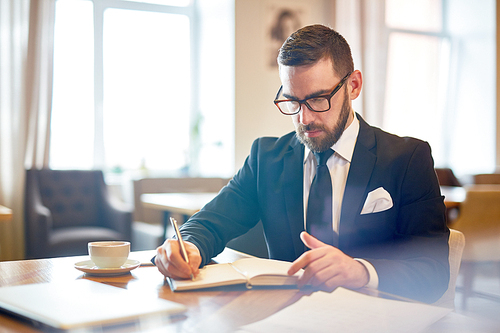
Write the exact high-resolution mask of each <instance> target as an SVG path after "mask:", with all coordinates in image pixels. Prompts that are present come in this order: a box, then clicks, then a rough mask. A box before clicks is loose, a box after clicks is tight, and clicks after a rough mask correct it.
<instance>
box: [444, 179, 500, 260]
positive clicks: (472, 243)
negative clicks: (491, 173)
mask: <svg viewBox="0 0 500 333" xmlns="http://www.w3.org/2000/svg"><path fill="white" fill-rule="evenodd" d="M452 227H453V228H454V229H456V230H459V231H461V232H462V233H463V234H464V235H465V238H466V239H467V243H466V245H465V248H464V253H463V258H462V260H464V261H500V185H474V186H471V187H468V188H467V194H466V197H465V200H464V202H462V204H461V205H460V216H459V217H458V219H457V220H456V221H455V222H454V223H453V224H452Z"/></svg>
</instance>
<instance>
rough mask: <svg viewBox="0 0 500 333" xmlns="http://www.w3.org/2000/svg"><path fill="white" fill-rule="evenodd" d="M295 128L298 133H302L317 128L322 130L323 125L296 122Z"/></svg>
mask: <svg viewBox="0 0 500 333" xmlns="http://www.w3.org/2000/svg"><path fill="white" fill-rule="evenodd" d="M297 130H298V132H300V133H304V132H307V131H317V130H321V131H324V130H325V127H324V126H322V125H316V124H314V123H310V124H307V125H303V124H298V127H297Z"/></svg>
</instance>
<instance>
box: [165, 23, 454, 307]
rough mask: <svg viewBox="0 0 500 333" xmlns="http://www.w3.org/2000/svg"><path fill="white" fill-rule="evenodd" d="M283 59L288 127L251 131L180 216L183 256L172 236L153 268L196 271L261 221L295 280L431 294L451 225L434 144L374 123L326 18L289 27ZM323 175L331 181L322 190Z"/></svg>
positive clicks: (444, 267)
mask: <svg viewBox="0 0 500 333" xmlns="http://www.w3.org/2000/svg"><path fill="white" fill-rule="evenodd" d="M278 63H279V73H280V79H281V82H282V87H281V88H280V90H279V92H278V95H277V97H276V100H275V104H276V105H277V106H278V108H279V109H280V111H281V112H282V113H284V114H287V115H291V117H292V121H293V124H294V126H295V133H293V132H292V133H289V134H287V135H285V136H283V137H281V138H260V139H257V140H256V141H255V142H254V144H253V146H252V149H251V153H250V155H249V157H248V158H247V160H246V161H245V164H244V165H243V167H242V168H241V169H240V170H239V172H238V173H237V174H236V176H235V177H234V178H233V179H232V180H231V181H230V183H229V184H228V185H227V186H226V187H225V188H223V189H222V190H221V192H220V193H219V195H218V196H217V197H216V198H215V199H214V200H213V201H212V202H210V203H208V204H207V205H206V206H205V207H204V208H203V209H202V210H201V211H200V212H198V213H197V214H195V215H194V216H192V217H191V218H190V220H189V221H188V222H187V223H185V224H184V225H183V226H182V236H183V238H184V240H185V241H186V246H187V251H188V256H189V260H190V265H188V264H186V263H185V262H184V260H183V259H182V257H181V256H180V254H179V248H178V244H177V242H176V241H173V240H167V241H166V242H165V243H164V244H163V245H162V246H161V247H159V248H158V250H157V252H158V253H157V260H156V261H157V266H158V268H159V270H160V272H162V273H163V274H164V275H166V276H171V277H174V278H187V277H189V276H190V274H191V273H194V274H195V275H196V274H197V273H198V269H199V267H201V266H203V265H205V264H207V263H208V262H209V261H210V259H211V258H212V257H213V256H215V255H217V254H218V253H220V252H221V251H222V250H223V249H224V247H225V245H226V243H227V242H228V241H229V240H231V239H233V238H235V237H237V236H239V235H241V234H243V233H245V232H246V231H247V230H249V229H250V228H251V227H253V226H254V225H255V224H256V223H257V222H258V221H259V220H261V221H262V224H263V227H264V231H265V235H266V242H267V245H268V250H269V255H270V257H271V258H273V259H280V260H288V261H293V264H292V267H291V268H290V271H289V274H293V273H295V272H296V271H298V270H299V269H300V268H304V269H305V270H304V273H303V274H302V276H301V277H300V279H299V287H301V286H303V285H305V284H311V285H313V286H315V287H318V288H320V289H323V290H333V289H335V288H336V287H338V286H343V287H347V288H360V287H363V286H368V287H373V288H378V289H379V290H382V291H387V292H390V293H394V294H398V295H401V296H405V297H410V298H413V299H417V300H421V301H426V302H433V301H435V300H437V299H438V298H439V297H440V296H441V295H442V294H443V293H444V291H445V290H446V289H447V286H448V280H449V264H448V236H449V230H448V228H447V227H446V223H445V206H444V202H443V197H442V196H441V194H440V189H439V184H438V181H437V177H436V175H435V172H434V165H433V160H432V157H431V152H430V147H429V145H428V144H427V143H426V142H423V141H420V140H417V139H413V138H401V137H397V136H394V135H391V134H388V133H386V132H383V131H382V130H380V129H378V128H375V127H371V126H369V125H368V124H367V123H366V122H365V121H364V120H363V119H362V118H361V117H360V116H359V115H358V114H356V113H355V112H354V111H353V109H352V106H351V103H352V100H354V99H356V98H357V97H358V96H359V94H360V92H361V86H362V76H361V73H360V72H359V71H358V70H354V65H353V61H352V56H351V51H350V48H349V45H348V44H347V42H346V41H345V40H344V38H343V37H342V36H340V35H339V34H338V33H337V32H335V31H333V30H332V29H330V28H327V27H325V26H322V25H313V26H308V27H305V28H302V29H300V30H298V31H296V32H295V33H293V34H292V35H291V36H290V37H289V38H288V39H287V40H286V41H285V43H284V44H283V46H282V47H281V49H280V52H279V56H278ZM325 152H330V154H333V155H332V156H331V157H329V158H328V160H327V161H326V166H327V168H325V167H324V163H325V162H322V165H318V166H316V165H317V161H316V160H320V159H322V157H321V156H323V155H325V154H318V153H325ZM316 155H317V156H318V157H316ZM325 170H326V171H325ZM316 173H317V175H316ZM320 176H321V177H329V178H327V181H325V180H324V179H323V178H319V177H320ZM316 178H317V179H316ZM319 179H322V180H321V181H318V180H319ZM318 184H320V185H318ZM325 185H326V186H329V187H331V189H327V190H325V191H326V192H323V191H320V192H317V189H318V186H319V187H322V186H325ZM318 193H319V194H318ZM325 193H328V194H325ZM316 197H317V198H319V199H322V198H323V199H324V198H325V197H327V198H328V200H326V201H324V200H323V202H320V203H319V204H318V203H317V201H316V199H314V198H316ZM313 205H315V206H313ZM311 207H314V208H311ZM318 213H321V214H319V216H318ZM310 214H311V215H310ZM314 214H316V216H314V217H313V215H314ZM324 219H325V221H326V223H327V226H328V227H327V228H326V229H325V225H322V226H321V225H320V223H321V222H322V221H323V220H324ZM305 230H307V232H306V231H305ZM311 233H312V234H314V236H315V237H313V236H312V235H311ZM318 238H320V239H322V241H320V240H318Z"/></svg>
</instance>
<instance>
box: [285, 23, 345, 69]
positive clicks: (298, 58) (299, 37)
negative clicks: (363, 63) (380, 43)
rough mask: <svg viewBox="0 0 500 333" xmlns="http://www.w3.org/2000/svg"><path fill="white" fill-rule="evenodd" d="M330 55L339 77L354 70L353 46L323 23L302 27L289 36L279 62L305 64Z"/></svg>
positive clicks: (291, 64)
mask: <svg viewBox="0 0 500 333" xmlns="http://www.w3.org/2000/svg"><path fill="white" fill-rule="evenodd" d="M324 57H329V58H330V59H331V60H332V62H333V66H334V70H335V72H336V73H337V75H338V76H339V77H344V76H345V75H347V73H350V72H352V71H353V70H354V63H353V61H352V55H351V48H350V47H349V44H348V43H347V41H346V40H345V39H344V37H342V35H340V34H339V33H338V32H336V31H335V30H333V29H331V28H329V27H326V26H324V25H321V24H314V25H309V26H306V27H304V28H301V29H299V30H297V31H295V32H294V33H292V34H291V35H290V37H288V38H287V39H286V40H285V42H284V43H283V45H282V46H281V48H280V50H279V54H278V63H279V64H280V65H284V66H303V65H310V64H314V63H316V62H318V61H319V60H321V59H323V58H324Z"/></svg>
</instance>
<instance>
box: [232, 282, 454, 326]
mask: <svg viewBox="0 0 500 333" xmlns="http://www.w3.org/2000/svg"><path fill="white" fill-rule="evenodd" d="M449 312H451V309H446V308H440V307H436V306H431V305H426V304H421V303H411V302H402V301H394V300H388V299H383V298H378V297H373V296H368V295H364V294H360V293H358V292H355V291H351V290H348V289H344V288H337V289H336V290H335V291H334V292H332V293H326V292H321V291H319V292H315V293H313V294H312V295H310V296H304V297H302V298H301V299H300V300H299V301H297V302H295V303H294V304H292V305H290V306H288V307H286V308H285V309H283V310H281V311H279V312H277V313H275V314H274V315H271V316H269V317H267V318H266V319H264V320H261V321H258V322H255V323H253V324H249V325H245V326H243V327H241V328H240V330H239V331H238V332H240V333H243V332H259V333H261V332H272V333H280V332H286V333H290V332H350V333H352V332H370V333H377V332H381V333H387V332H420V331H422V330H423V329H424V328H426V327H427V326H429V325H431V324H432V323H434V322H436V321H437V320H439V319H441V318H442V317H444V316H445V315H446V314H448V313H449Z"/></svg>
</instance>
